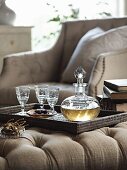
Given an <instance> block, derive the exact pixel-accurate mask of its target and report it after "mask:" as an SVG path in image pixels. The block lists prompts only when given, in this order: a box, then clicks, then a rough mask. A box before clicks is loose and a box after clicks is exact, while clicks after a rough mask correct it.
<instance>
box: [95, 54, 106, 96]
mask: <svg viewBox="0 0 127 170" xmlns="http://www.w3.org/2000/svg"><path fill="white" fill-rule="evenodd" d="M102 66H103V67H102V73H101V76H100V79H99V80H98V83H97V84H96V86H95V95H97V86H98V84H99V83H100V81H101V79H102V77H103V75H104V72H105V58H104V57H103V61H102Z"/></svg>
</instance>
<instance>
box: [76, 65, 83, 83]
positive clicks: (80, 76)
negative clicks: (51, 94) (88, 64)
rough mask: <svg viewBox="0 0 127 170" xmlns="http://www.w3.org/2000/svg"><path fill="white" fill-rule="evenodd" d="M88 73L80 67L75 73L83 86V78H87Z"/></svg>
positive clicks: (78, 81)
mask: <svg viewBox="0 0 127 170" xmlns="http://www.w3.org/2000/svg"><path fill="white" fill-rule="evenodd" d="M85 75H86V71H85V70H84V69H83V68H82V67H81V66H79V67H78V68H77V69H76V70H75V71H74V76H75V78H76V79H77V83H78V84H83V78H85Z"/></svg>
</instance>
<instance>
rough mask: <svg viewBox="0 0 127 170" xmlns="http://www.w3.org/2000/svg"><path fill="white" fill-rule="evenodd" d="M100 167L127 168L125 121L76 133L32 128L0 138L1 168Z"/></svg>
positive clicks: (81, 169)
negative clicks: (17, 136)
mask: <svg viewBox="0 0 127 170" xmlns="http://www.w3.org/2000/svg"><path fill="white" fill-rule="evenodd" d="M58 130H59V129H58ZM102 169H103V170H126V169H127V122H124V123H119V124H117V125H116V126H115V127H103V128H101V129H97V130H93V131H89V132H83V133H81V134H78V135H73V134H70V133H66V132H60V131H50V130H45V129H42V128H34V127H33V128H29V129H27V130H26V131H25V133H24V134H23V135H22V137H20V138H17V139H8V138H5V139H2V138H1V139H0V170H102Z"/></svg>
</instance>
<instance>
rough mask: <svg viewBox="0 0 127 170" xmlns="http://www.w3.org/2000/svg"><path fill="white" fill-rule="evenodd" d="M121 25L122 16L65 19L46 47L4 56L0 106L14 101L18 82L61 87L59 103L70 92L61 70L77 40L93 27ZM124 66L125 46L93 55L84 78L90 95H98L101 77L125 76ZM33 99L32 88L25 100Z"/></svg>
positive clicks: (126, 22)
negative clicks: (50, 43) (53, 38)
mask: <svg viewBox="0 0 127 170" xmlns="http://www.w3.org/2000/svg"><path fill="white" fill-rule="evenodd" d="M124 25H127V18H126V17H124V18H109V19H94V20H84V21H83V20H79V21H70V22H65V23H63V24H62V29H61V32H60V35H59V37H58V40H57V41H56V43H55V44H54V46H53V47H52V48H50V49H49V50H47V51H41V52H34V51H30V52H22V53H16V54H10V55H8V56H5V57H4V61H3V69H2V72H1V75H0V106H3V105H4V106H5V105H15V104H18V101H17V99H16V95H15V86H18V85H26V84H30V85H34V84H39V83H46V84H53V85H54V84H55V85H57V86H59V87H60V89H61V92H60V100H59V102H61V101H62V100H63V99H64V98H65V97H68V96H70V95H72V94H73V93H74V92H73V90H74V89H73V86H72V83H73V80H72V79H71V78H69V80H70V81H66V78H65V79H64V77H66V74H64V73H65V72H66V69H67V67H68V65H69V62H70V60H71V57H72V55H73V54H74V52H75V49H76V47H77V44H78V42H79V41H80V39H81V38H82V37H83V36H84V34H86V33H87V32H88V31H89V30H91V29H93V28H95V27H100V28H101V29H103V30H104V31H107V30H110V29H112V28H116V27H120V26H124ZM125 44H127V43H125ZM81 62H82V61H81ZM83 62H85V60H83ZM126 68H127V46H126V45H123V48H120V49H117V50H116V49H115V50H111V51H110V50H109V51H104V52H103V51H102V52H101V53H100V54H99V55H97V56H96V59H95V61H94V63H93V66H92V70H91V71H90V74H89V77H88V80H87V81H86V83H88V89H87V93H88V94H89V95H91V96H96V95H97V94H102V89H103V81H104V80H105V79H113V78H127V74H126ZM84 69H85V68H84ZM67 74H68V73H67ZM35 99H36V98H35V94H34V91H32V92H31V95H30V100H29V102H35Z"/></svg>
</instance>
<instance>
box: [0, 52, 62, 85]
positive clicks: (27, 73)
mask: <svg viewBox="0 0 127 170" xmlns="http://www.w3.org/2000/svg"><path fill="white" fill-rule="evenodd" d="M59 62H60V52H59V51H57V50H56V51H54V50H53V49H50V50H47V51H44V52H23V53H16V54H11V55H8V56H6V57H5V58H4V62H3V70H2V73H1V75H0V88H3V87H4V88H5V87H11V86H15V85H21V84H31V83H41V82H46V81H56V80H57V77H58V75H57V74H56V73H57V71H58V67H57V66H58V65H59Z"/></svg>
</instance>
